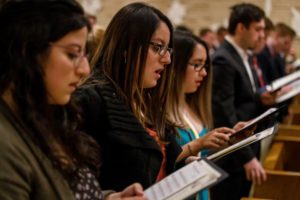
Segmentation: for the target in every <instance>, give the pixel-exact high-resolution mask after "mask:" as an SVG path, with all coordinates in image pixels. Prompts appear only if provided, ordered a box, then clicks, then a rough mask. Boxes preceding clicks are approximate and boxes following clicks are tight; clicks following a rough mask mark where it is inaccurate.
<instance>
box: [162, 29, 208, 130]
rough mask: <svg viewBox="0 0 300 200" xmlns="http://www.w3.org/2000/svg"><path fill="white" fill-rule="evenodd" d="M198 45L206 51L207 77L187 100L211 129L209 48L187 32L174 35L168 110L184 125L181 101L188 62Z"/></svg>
mask: <svg viewBox="0 0 300 200" xmlns="http://www.w3.org/2000/svg"><path fill="white" fill-rule="evenodd" d="M197 44H200V45H201V46H203V47H204V48H205V51H206V56H207V59H206V61H205V65H206V66H208V67H206V71H207V77H206V78H205V79H204V81H203V82H202V83H201V86H200V87H199V88H198V89H197V91H196V92H194V93H191V94H186V96H185V100H186V102H187V103H188V105H189V106H190V107H191V108H192V110H193V111H194V112H195V114H196V115H197V117H198V118H199V119H201V121H202V122H203V126H204V127H206V128H207V129H211V128H212V120H213V119H212V114H211V113H212V110H211V109H212V108H211V96H212V94H211V93H212V70H211V67H210V65H211V63H210V57H209V53H208V47H207V44H206V43H205V42H204V41H203V40H201V39H200V38H199V37H197V36H195V35H194V34H192V33H190V32H187V31H181V30H176V31H175V33H174V61H173V66H172V67H173V69H174V78H173V84H172V90H171V92H170V98H169V101H168V109H169V113H170V117H171V118H173V120H174V121H176V122H177V123H178V122H181V124H180V123H179V124H178V125H182V122H183V120H182V118H181V113H180V111H179V104H180V102H179V99H180V95H181V92H182V83H183V82H184V78H185V74H186V69H187V66H188V62H189V60H190V59H191V57H192V55H193V52H194V49H195V47H196V45H197Z"/></svg>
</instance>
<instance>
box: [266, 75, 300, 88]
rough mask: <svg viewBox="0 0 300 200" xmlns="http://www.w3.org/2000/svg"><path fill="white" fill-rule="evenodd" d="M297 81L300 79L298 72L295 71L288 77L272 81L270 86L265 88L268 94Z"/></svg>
mask: <svg viewBox="0 0 300 200" xmlns="http://www.w3.org/2000/svg"><path fill="white" fill-rule="evenodd" d="M298 79H300V71H295V72H293V73H291V74H289V75H286V76H284V77H281V78H278V79H276V80H274V81H273V82H272V83H271V84H270V85H267V86H266V89H267V91H269V92H274V91H277V90H279V89H280V88H282V87H284V86H286V85H288V84H289V83H291V82H293V81H295V80H298Z"/></svg>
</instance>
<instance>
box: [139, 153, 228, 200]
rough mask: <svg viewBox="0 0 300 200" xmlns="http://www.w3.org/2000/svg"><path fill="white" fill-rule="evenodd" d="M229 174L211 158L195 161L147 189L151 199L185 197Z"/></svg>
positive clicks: (164, 199) (161, 199) (146, 191)
mask: <svg viewBox="0 0 300 200" xmlns="http://www.w3.org/2000/svg"><path fill="white" fill-rule="evenodd" d="M227 176H228V174H227V173H226V172H224V171H223V170H221V169H220V168H219V167H217V166H216V165H215V164H214V163H212V162H211V161H209V160H206V159H202V160H200V161H193V162H192V163H189V164H188V165H186V166H184V167H182V168H180V169H179V170H177V171H175V172H174V173H172V174H170V175H169V176H167V177H166V178H164V179H163V180H161V181H159V182H158V183H156V184H154V185H152V186H151V187H149V188H148V189H146V190H145V192H144V194H145V196H146V197H147V198H148V199H149V200H178V199H185V198H187V197H189V196H192V195H193V194H196V193H197V192H199V191H201V190H203V189H205V188H207V187H210V186H212V185H214V184H216V183H218V182H220V181H222V180H223V179H225V178H226V177H227Z"/></svg>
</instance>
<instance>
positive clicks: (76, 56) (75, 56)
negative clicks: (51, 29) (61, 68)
mask: <svg viewBox="0 0 300 200" xmlns="http://www.w3.org/2000/svg"><path fill="white" fill-rule="evenodd" d="M49 45H50V46H52V47H58V48H62V49H65V50H67V56H68V57H69V58H70V60H72V62H73V65H74V67H75V68H77V67H79V65H80V63H81V62H82V60H83V59H84V58H86V59H88V56H89V55H88V54H87V53H86V52H85V51H80V52H74V50H73V51H72V49H71V48H72V47H71V46H64V45H60V44H54V43H49ZM76 47H77V46H76Z"/></svg>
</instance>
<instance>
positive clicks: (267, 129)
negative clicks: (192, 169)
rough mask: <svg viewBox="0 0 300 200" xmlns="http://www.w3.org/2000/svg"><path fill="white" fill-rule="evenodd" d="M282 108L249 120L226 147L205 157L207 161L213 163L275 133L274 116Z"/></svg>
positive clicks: (269, 110)
mask: <svg viewBox="0 0 300 200" xmlns="http://www.w3.org/2000/svg"><path fill="white" fill-rule="evenodd" d="M283 108H285V106H281V107H279V108H270V109H268V110H267V111H266V112H264V113H262V114H261V115H259V116H258V117H256V118H254V119H253V120H251V121H250V122H249V123H248V124H247V125H246V126H244V127H243V128H242V129H240V130H239V131H237V132H236V133H235V134H233V135H232V136H231V137H230V140H229V142H228V145H227V146H226V147H224V148H222V149H220V150H217V151H214V152H212V153H211V154H210V155H209V156H207V159H209V160H214V161H215V160H217V159H219V158H222V157H223V156H226V155H227V154H229V153H231V152H233V151H236V150H239V149H241V148H243V147H245V146H247V145H250V144H252V143H254V142H257V141H259V140H261V139H263V138H265V137H267V136H270V135H272V134H274V133H276V132H277V125H275V124H276V122H277V120H276V116H277V114H278V112H280V111H281V110H282V109H283ZM259 130H260V132H259Z"/></svg>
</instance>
